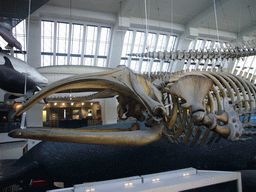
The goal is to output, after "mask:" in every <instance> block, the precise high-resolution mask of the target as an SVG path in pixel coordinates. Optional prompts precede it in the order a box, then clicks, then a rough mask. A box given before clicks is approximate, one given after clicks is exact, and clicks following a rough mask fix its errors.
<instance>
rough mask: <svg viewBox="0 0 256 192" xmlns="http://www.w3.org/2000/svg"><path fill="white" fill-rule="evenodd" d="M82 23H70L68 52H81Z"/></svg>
mask: <svg viewBox="0 0 256 192" xmlns="http://www.w3.org/2000/svg"><path fill="white" fill-rule="evenodd" d="M82 41H83V25H78V24H72V31H71V46H70V54H81V49H82Z"/></svg>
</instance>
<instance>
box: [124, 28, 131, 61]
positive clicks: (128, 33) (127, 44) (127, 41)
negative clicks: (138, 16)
mask: <svg viewBox="0 0 256 192" xmlns="http://www.w3.org/2000/svg"><path fill="white" fill-rule="evenodd" d="M132 38H133V31H130V30H128V31H126V33H125V36H124V43H123V50H122V57H127V54H128V53H131V46H132Z"/></svg>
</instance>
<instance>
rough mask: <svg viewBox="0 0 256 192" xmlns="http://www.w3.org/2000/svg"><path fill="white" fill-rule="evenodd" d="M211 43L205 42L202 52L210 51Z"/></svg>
mask: <svg viewBox="0 0 256 192" xmlns="http://www.w3.org/2000/svg"><path fill="white" fill-rule="evenodd" d="M211 43H212V41H210V40H207V41H206V42H205V45H204V50H208V49H210V48H211Z"/></svg>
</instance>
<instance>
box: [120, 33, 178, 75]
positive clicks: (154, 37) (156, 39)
mask: <svg viewBox="0 0 256 192" xmlns="http://www.w3.org/2000/svg"><path fill="white" fill-rule="evenodd" d="M178 38H179V37H178V35H177V34H171V33H168V32H164V31H154V30H150V31H148V32H145V30H141V29H128V30H127V31H126V33H125V37H124V43H123V48H122V56H121V62H120V64H121V65H126V66H127V67H129V68H130V69H132V70H134V71H135V72H138V73H142V74H143V73H147V72H160V71H161V72H169V71H170V65H172V64H173V61H170V62H167V61H162V60H159V59H152V58H139V57H133V56H128V55H127V54H129V53H145V52H153V51H157V52H158V51H163V52H164V51H175V50H176V47H177V42H178ZM170 44H172V45H171V46H170Z"/></svg>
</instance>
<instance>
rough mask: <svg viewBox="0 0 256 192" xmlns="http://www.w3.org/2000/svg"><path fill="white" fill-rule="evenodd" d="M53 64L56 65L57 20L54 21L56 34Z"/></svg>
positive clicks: (54, 37)
mask: <svg viewBox="0 0 256 192" xmlns="http://www.w3.org/2000/svg"><path fill="white" fill-rule="evenodd" d="M53 41H54V42H53V65H56V47H57V42H56V41H57V21H54V36H53Z"/></svg>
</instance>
